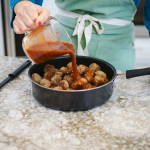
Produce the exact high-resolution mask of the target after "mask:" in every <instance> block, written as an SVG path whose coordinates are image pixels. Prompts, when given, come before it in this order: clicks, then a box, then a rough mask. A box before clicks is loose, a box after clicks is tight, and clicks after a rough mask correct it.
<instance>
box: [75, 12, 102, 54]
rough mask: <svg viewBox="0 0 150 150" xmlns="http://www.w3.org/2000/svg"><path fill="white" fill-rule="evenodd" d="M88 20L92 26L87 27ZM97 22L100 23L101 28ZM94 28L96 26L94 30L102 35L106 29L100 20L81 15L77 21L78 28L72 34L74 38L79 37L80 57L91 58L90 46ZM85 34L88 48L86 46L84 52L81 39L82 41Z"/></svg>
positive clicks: (78, 51)
mask: <svg viewBox="0 0 150 150" xmlns="http://www.w3.org/2000/svg"><path fill="white" fill-rule="evenodd" d="M87 20H88V21H89V22H90V24H89V25H88V26H86V27H85V21H87ZM97 22H99V24H100V26H101V28H100V26H99V24H98V23H97ZM92 26H94V28H95V30H96V32H97V33H98V34H102V32H103V30H104V27H103V25H102V24H101V23H100V21H99V20H98V19H96V18H94V17H92V16H90V15H79V17H78V19H77V24H76V27H75V29H74V32H73V34H72V35H73V36H75V35H77V38H78V49H77V54H78V55H83V56H89V53H88V44H89V42H90V40H91V35H92ZM83 33H84V35H85V42H86V46H85V49H84V50H83V48H82V46H81V39H82V36H83Z"/></svg>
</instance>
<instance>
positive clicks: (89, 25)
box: [10, 0, 150, 70]
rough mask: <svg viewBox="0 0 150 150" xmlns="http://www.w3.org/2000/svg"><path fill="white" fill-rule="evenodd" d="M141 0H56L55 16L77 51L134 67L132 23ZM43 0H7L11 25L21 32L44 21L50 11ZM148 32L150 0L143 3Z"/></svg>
mask: <svg viewBox="0 0 150 150" xmlns="http://www.w3.org/2000/svg"><path fill="white" fill-rule="evenodd" d="M139 2H140V0H86V1H85V0H80V1H79V0H71V1H70V0H63V1H62V0H55V3H56V5H57V6H58V8H59V10H60V11H58V14H56V16H55V17H56V18H57V19H58V20H59V21H60V22H61V23H62V24H63V26H64V27H65V29H66V30H67V32H68V33H69V35H70V37H71V39H72V41H73V45H74V47H75V50H76V54H77V55H86V56H87V55H88V56H91V57H96V58H100V59H103V60H105V61H107V62H109V63H111V64H112V65H113V66H114V67H115V68H116V69H117V70H128V69H134V68H135V49H134V24H133V23H132V21H133V19H134V15H135V13H136V10H137V6H138V4H139ZM42 3H43V0H30V1H29V0H22V1H21V0H10V6H11V9H12V20H11V27H12V28H13V29H14V31H15V32H16V33H17V34H22V33H24V32H26V31H28V30H32V29H35V28H37V27H38V26H40V25H41V24H44V23H45V22H46V21H47V20H48V18H49V15H50V11H49V10H48V9H47V8H43V7H42ZM144 23H145V26H146V27H147V29H148V31H149V33H150V0H146V2H145V6H144Z"/></svg>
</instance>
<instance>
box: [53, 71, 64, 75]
mask: <svg viewBox="0 0 150 150" xmlns="http://www.w3.org/2000/svg"><path fill="white" fill-rule="evenodd" d="M63 74H64V73H63V71H61V70H57V71H56V72H55V75H59V76H61V77H62V76H63Z"/></svg>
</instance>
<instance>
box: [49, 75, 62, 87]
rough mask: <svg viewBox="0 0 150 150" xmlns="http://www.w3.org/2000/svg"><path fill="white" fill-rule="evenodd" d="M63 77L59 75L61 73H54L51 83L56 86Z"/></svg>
mask: <svg viewBox="0 0 150 150" xmlns="http://www.w3.org/2000/svg"><path fill="white" fill-rule="evenodd" d="M61 79H62V77H61V76H59V75H54V76H53V77H52V78H51V84H52V85H54V86H57V85H58V84H59V82H60V81H61Z"/></svg>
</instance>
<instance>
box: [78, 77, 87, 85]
mask: <svg viewBox="0 0 150 150" xmlns="http://www.w3.org/2000/svg"><path fill="white" fill-rule="evenodd" d="M80 80H81V81H82V82H83V83H84V84H86V83H88V81H87V79H85V78H81V79H80Z"/></svg>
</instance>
